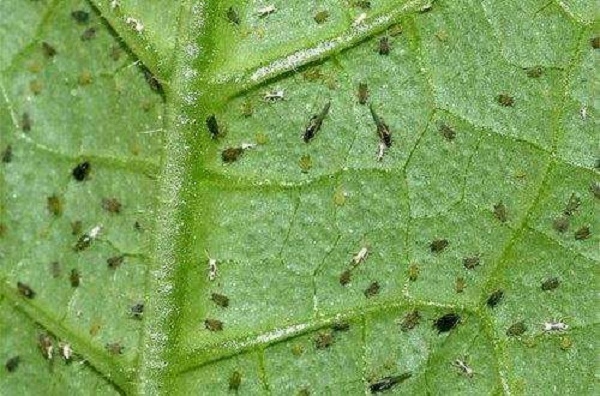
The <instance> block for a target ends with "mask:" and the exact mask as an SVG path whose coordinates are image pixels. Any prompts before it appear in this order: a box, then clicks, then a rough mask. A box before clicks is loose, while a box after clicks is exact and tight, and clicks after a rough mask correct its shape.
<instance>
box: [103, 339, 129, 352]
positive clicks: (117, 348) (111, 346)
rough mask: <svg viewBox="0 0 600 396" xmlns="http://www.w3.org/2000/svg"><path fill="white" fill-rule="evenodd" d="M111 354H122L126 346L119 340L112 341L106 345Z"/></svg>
mask: <svg viewBox="0 0 600 396" xmlns="http://www.w3.org/2000/svg"><path fill="white" fill-rule="evenodd" d="M104 347H105V348H106V350H107V351H108V353H110V354H111V355H121V354H123V350H125V347H124V346H122V345H121V343H119V342H110V343H108V344H106V345H105V346H104Z"/></svg>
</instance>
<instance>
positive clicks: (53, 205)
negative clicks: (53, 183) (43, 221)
mask: <svg viewBox="0 0 600 396" xmlns="http://www.w3.org/2000/svg"><path fill="white" fill-rule="evenodd" d="M47 207H48V212H50V214H52V215H54V216H60V215H62V213H63V204H62V200H61V199H60V197H59V196H58V195H56V194H52V195H51V196H49V197H48V198H47Z"/></svg>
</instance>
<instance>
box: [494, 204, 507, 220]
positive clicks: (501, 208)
mask: <svg viewBox="0 0 600 396" xmlns="http://www.w3.org/2000/svg"><path fill="white" fill-rule="evenodd" d="M494 217H496V218H497V219H498V220H499V221H500V222H501V223H506V221H507V220H508V212H507V210H506V205H504V203H502V202H498V203H497V204H495V205H494Z"/></svg>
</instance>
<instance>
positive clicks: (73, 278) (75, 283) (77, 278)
mask: <svg viewBox="0 0 600 396" xmlns="http://www.w3.org/2000/svg"><path fill="white" fill-rule="evenodd" d="M69 281H70V282H71V287H79V284H80V283H81V274H80V273H79V271H78V270H77V269H76V268H73V269H72V270H71V275H69Z"/></svg>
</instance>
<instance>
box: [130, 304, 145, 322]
mask: <svg viewBox="0 0 600 396" xmlns="http://www.w3.org/2000/svg"><path fill="white" fill-rule="evenodd" d="M129 312H130V313H131V316H132V317H133V318H134V319H142V317H143V315H144V303H142V302H138V303H135V304H133V305H132V306H131V307H130V308H129Z"/></svg>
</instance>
